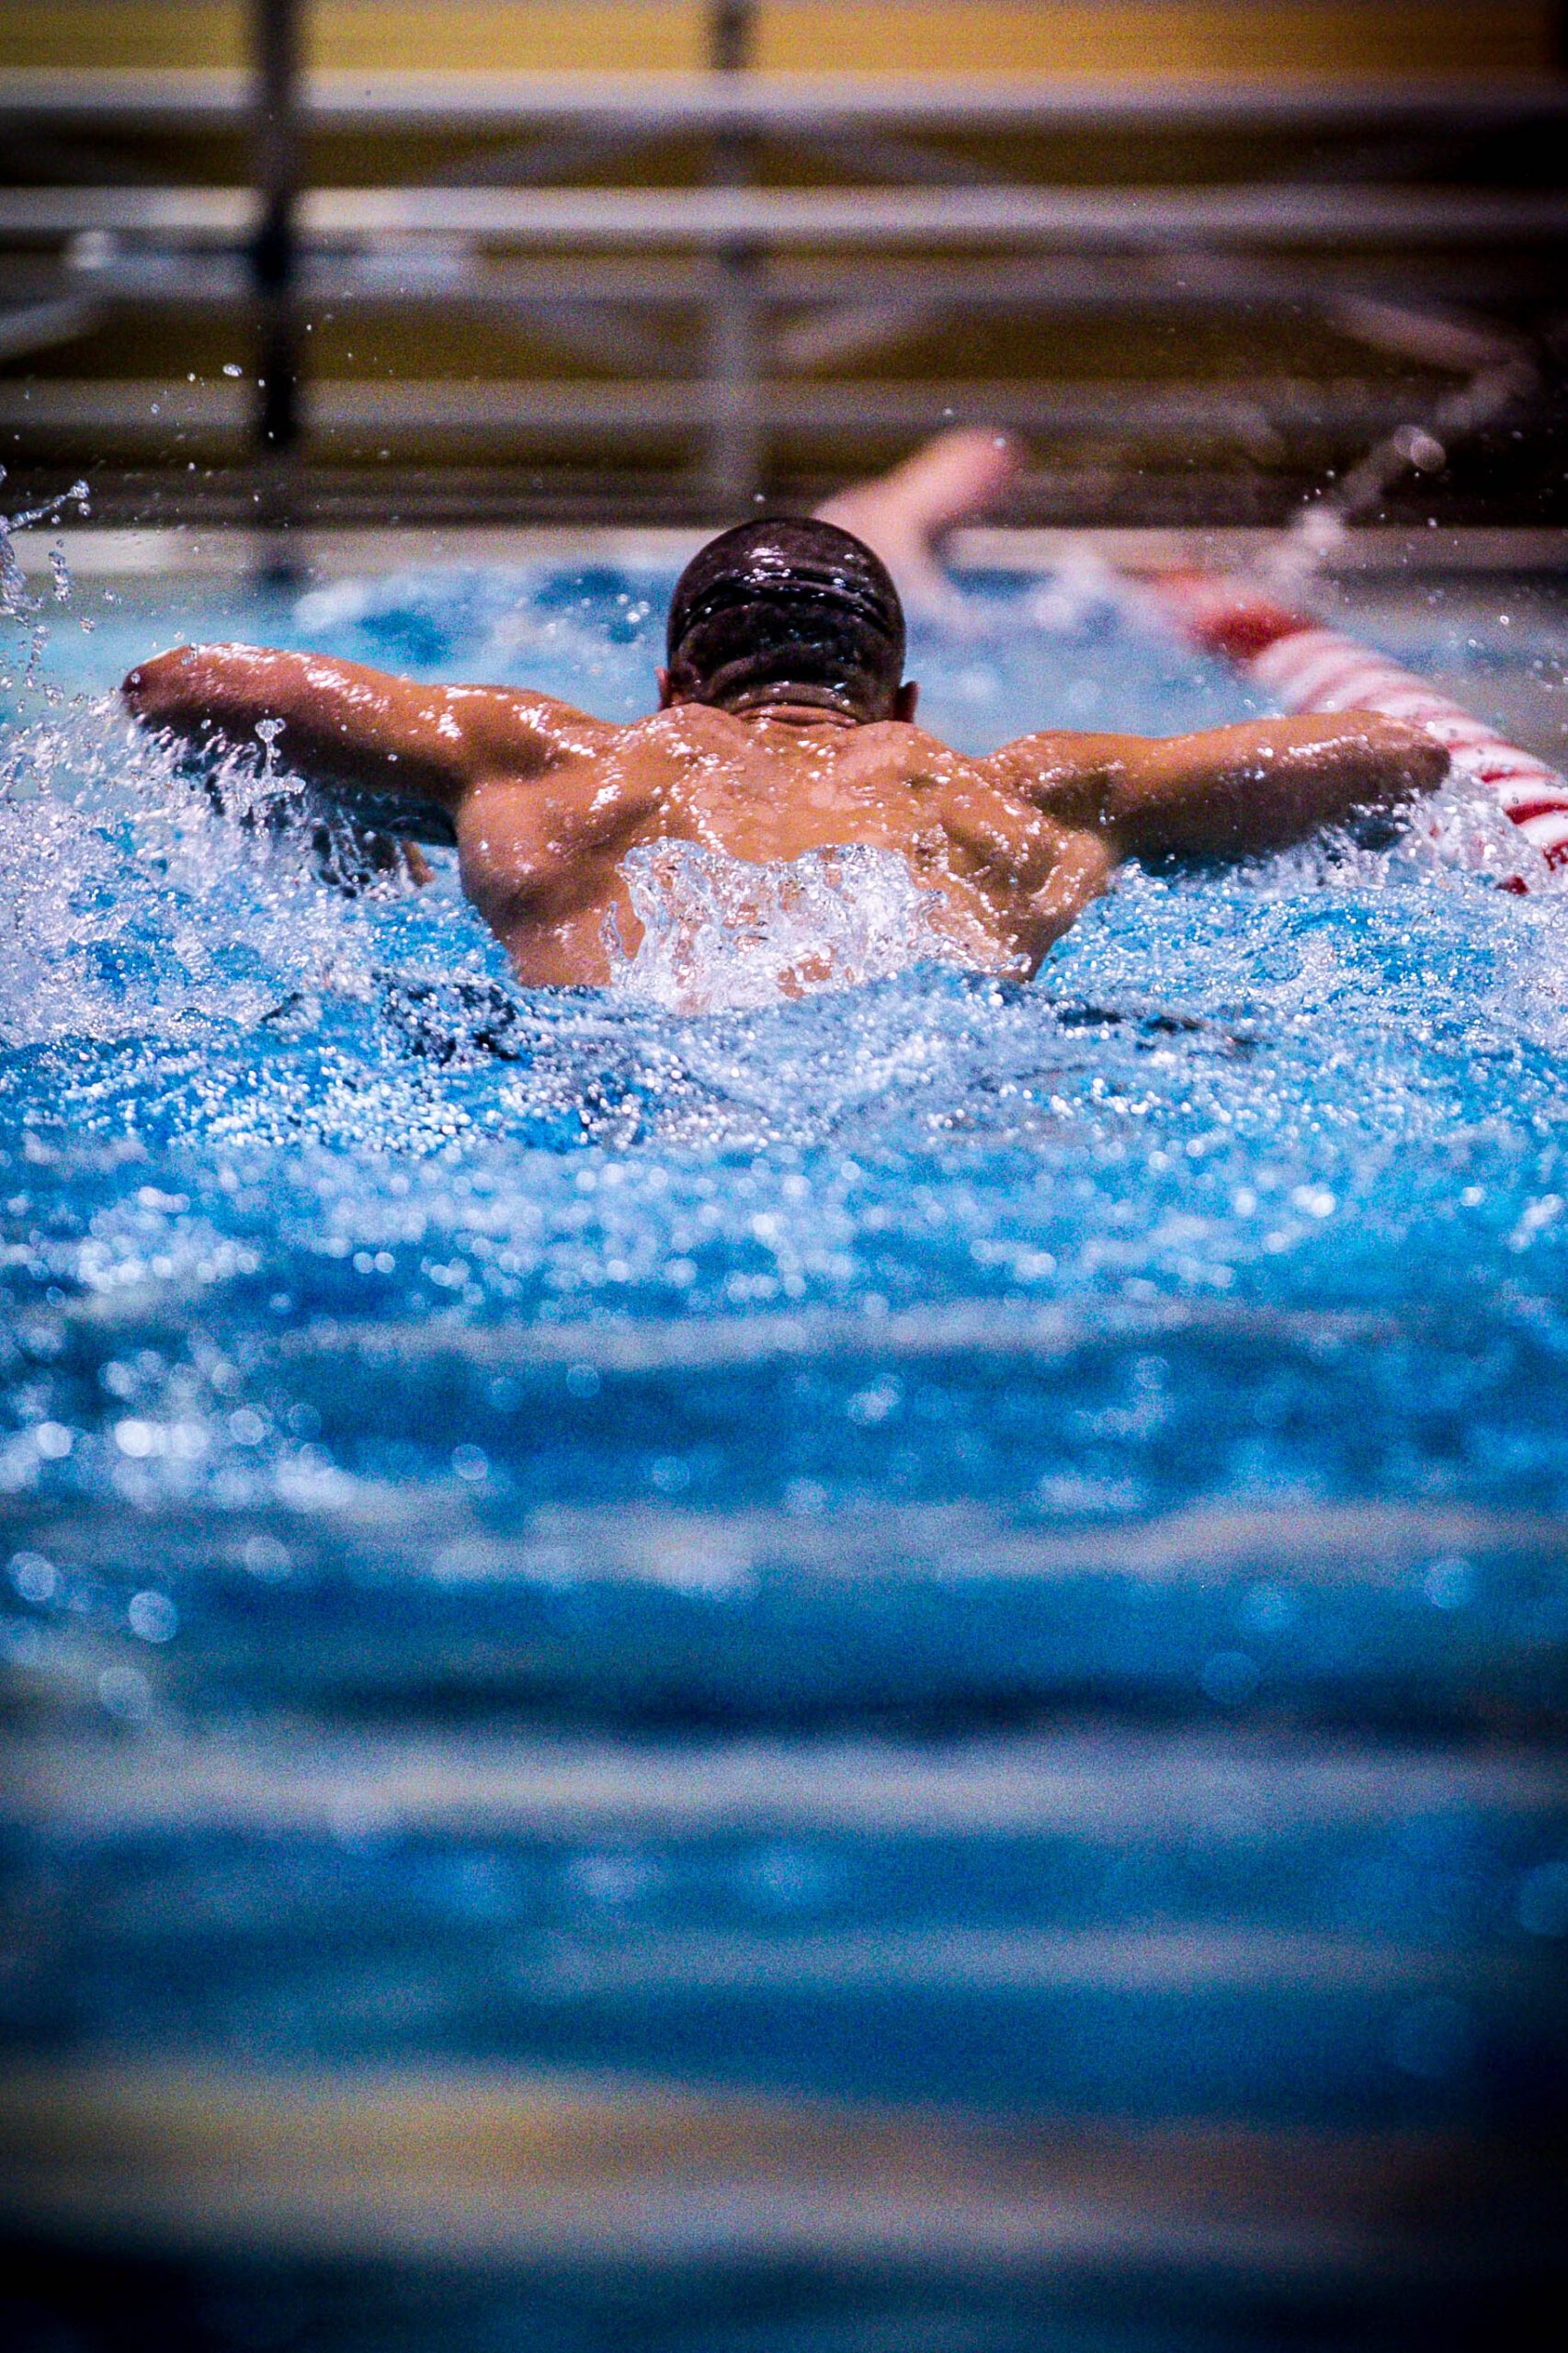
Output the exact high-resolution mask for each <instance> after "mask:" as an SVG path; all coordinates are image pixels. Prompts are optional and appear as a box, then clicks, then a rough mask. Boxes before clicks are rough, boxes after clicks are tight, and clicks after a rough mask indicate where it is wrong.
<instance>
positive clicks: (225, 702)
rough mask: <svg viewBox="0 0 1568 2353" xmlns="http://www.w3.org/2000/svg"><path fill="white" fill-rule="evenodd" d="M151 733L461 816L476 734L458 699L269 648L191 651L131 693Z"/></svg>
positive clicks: (161, 662)
mask: <svg viewBox="0 0 1568 2353" xmlns="http://www.w3.org/2000/svg"><path fill="white" fill-rule="evenodd" d="M121 692H122V694H123V696H124V699H125V702H126V705H127V707H128V709H129V710H131V713H132V714H133V715H134V717H135V718H137V719H138V720H139V721H141V722H142V725H143V726H146V727H150V728H153V729H154V730H156V731H159V732H161V733H170V734H173V735H176V736H179V737H181V738H183V740H184V741H186V742H187V743H189V744H193V745H198V746H210V747H211V748H212V749H214V750H219V749H222V748H223V747H225V746H239V745H252V744H255V743H256V741H257V740H258V738H259V739H260V741H261V742H263V743H266V744H267V745H270V746H271V748H272V751H273V753H274V755H275V756H276V757H277V759H278V764H279V766H281V767H286V768H288V769H290V770H291V771H293V772H294V773H295V774H296V775H300V776H302V777H304V778H305V779H307V780H308V781H310V782H312V783H320V784H323V785H325V786H327V787H328V788H329V789H330V788H332V787H334V786H336V787H340V788H347V789H348V790H350V791H353V790H358V791H360V792H370V793H373V794H375V796H376V797H377V799H378V801H385V800H388V799H391V800H392V801H402V800H415V801H426V802H429V801H434V802H436V803H437V805H438V806H440V807H442V808H449V807H450V806H451V805H452V803H453V801H455V800H456V798H457V797H458V796H459V795H460V793H461V791H462V790H463V789H464V788H465V786H466V785H467V783H468V782H469V781H470V778H471V774H472V745H471V741H470V735H469V731H468V730H467V729H466V728H465V727H464V725H463V723H462V720H461V718H460V715H459V714H458V712H457V711H456V710H453V708H452V702H451V696H450V693H449V690H445V689H441V688H415V687H413V686H411V685H410V684H409V682H408V681H407V680H405V679H402V678H393V677H389V676H386V675H385V674H384V673H383V672H381V671H379V670H370V669H367V668H364V667H363V666H362V665H359V664H358V663H352V662H328V661H324V660H323V659H321V658H320V657H319V656H317V655H314V654H288V653H278V652H276V651H274V650H272V649H270V648H268V647H265V646H252V645H184V646H180V647H179V648H178V649H177V650H176V652H175V653H172V654H159V655H157V656H156V657H155V658H154V659H153V660H151V661H148V662H144V663H142V664H141V665H139V666H138V667H137V668H136V669H134V670H132V671H131V675H130V676H129V677H128V678H127V679H126V680H125V683H124V686H123V688H121Z"/></svg>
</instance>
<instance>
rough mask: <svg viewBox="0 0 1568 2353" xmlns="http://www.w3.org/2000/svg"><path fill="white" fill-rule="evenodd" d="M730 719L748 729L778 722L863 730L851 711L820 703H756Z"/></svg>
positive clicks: (749, 704)
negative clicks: (739, 721) (741, 723)
mask: <svg viewBox="0 0 1568 2353" xmlns="http://www.w3.org/2000/svg"><path fill="white" fill-rule="evenodd" d="M730 716H731V717H732V719H739V720H741V721H743V722H744V724H745V725H746V726H748V727H755V726H756V725H757V724H759V723H767V722H773V721H777V722H778V724H779V725H780V726H782V727H862V726H864V725H865V722H864V720H860V719H857V718H856V716H855V714H854V712H853V711H852V710H836V709H835V707H834V706H833V705H832V704H831V703H821V702H757V703H748V704H745V705H744V707H743V708H742V709H741V710H735V711H732V712H731V714H730Z"/></svg>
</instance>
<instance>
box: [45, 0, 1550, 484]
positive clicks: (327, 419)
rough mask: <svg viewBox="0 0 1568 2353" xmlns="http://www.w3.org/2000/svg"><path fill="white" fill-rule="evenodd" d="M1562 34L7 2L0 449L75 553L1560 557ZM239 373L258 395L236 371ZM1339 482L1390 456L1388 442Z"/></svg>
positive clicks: (758, 9)
mask: <svg viewBox="0 0 1568 2353" xmlns="http://www.w3.org/2000/svg"><path fill="white" fill-rule="evenodd" d="M1562 53H1563V43H1562V11H1561V10H1560V9H1558V8H1555V7H1552V6H1542V5H1523V4H1522V0H1521V5H1511V4H1510V0H1504V4H1503V5H1498V6H1488V7H1486V8H1483V9H1481V8H1476V7H1474V6H1468V5H1462V0H1387V4H1386V5H1382V6H1372V5H1369V0H1294V5H1282V6H1269V7H1257V6H1240V5H1237V0H1208V5H1198V0H1191V4H1190V5H1181V4H1180V0H1171V4H1170V5H1166V6H1154V5H1143V6H1134V5H1121V0H1099V5H1094V6H1045V5H1035V6H1023V5H1014V6H985V5H983V6H961V5H958V0H949V5H941V4H940V0H937V5H926V6H905V5H903V0H843V5H840V6H826V5H822V4H821V0H756V5H748V0H711V4H710V5H708V4H707V0H582V5H580V6H576V7H575V8H570V9H569V8H566V7H562V6H549V5H545V4H544V0H517V5H512V6H501V5H489V6H464V5H460V0H424V5H422V6H412V5H403V6H393V5H387V6H381V5H375V4H374V0H314V5H309V0H289V5H283V4H282V0H244V4H243V5H235V4H234V0H229V5H221V0H105V5H97V6H81V5H73V4H72V0H57V4H56V5H51V6H41V5H33V0H11V5H8V6H6V9H5V11H4V12H3V14H0V119H3V120H4V124H5V131H6V146H5V153H6V167H5V173H4V180H5V185H4V186H3V187H0V455H3V456H4V459H5V462H6V468H7V472H8V475H9V478H10V483H11V488H12V490H13V491H19V492H20V494H22V496H23V497H25V496H26V495H27V494H29V493H31V492H33V491H35V490H36V491H47V490H55V489H58V488H59V487H60V486H61V484H62V479H63V478H66V477H67V476H68V475H69V474H70V473H74V472H84V471H85V472H89V473H90V475H91V478H92V481H93V484H94V492H95V497H96V501H97V515H98V517H99V518H100V519H101V520H106V521H113V520H130V519H135V520H140V521H148V520H154V519H186V520H206V521H240V520H244V519H246V518H247V517H252V516H254V514H255V513H256V509H257V506H258V505H259V506H267V507H278V506H282V507H283V508H285V509H287V510H289V511H293V512H297V513H299V514H301V515H302V516H307V517H309V518H310V519H312V520H313V521H316V522H321V523H328V522H333V521H343V522H369V523H387V522H390V521H393V520H401V521H404V522H410V523H415V522H421V521H434V520H442V521H451V520H454V519H457V518H464V519H472V520H493V521H518V520H528V519H540V518H545V517H579V518H590V517H591V518H601V517H602V518H608V519H621V520H626V521H634V520H659V519H667V520H693V519H698V518H710V517H721V516H722V515H725V514H729V513H733V512H734V511H736V510H737V509H738V508H740V507H743V506H744V505H745V504H746V503H747V502H748V501H749V500H750V499H751V498H752V497H753V496H754V495H755V494H756V493H757V492H759V491H760V492H762V493H764V494H767V495H768V496H769V497H774V498H794V499H805V498H810V497H813V496H816V495H819V494H822V493H823V492H824V491H825V490H827V489H828V488H830V487H831V486H833V485H834V484H835V483H840V482H842V481H843V480H844V479H846V477H847V476H848V475H850V474H852V473H854V472H859V471H861V470H862V469H864V468H865V467H867V466H869V465H872V464H875V463H877V462H879V461H881V460H885V459H887V458H889V457H891V456H892V455H893V454H895V453H896V452H897V451H898V450H900V449H903V448H906V447H907V446H908V445H909V443H910V442H911V441H912V440H913V439H915V438H917V437H919V436H920V435H922V434H924V433H926V432H929V431H931V430H933V429H935V428H937V427H938V426H941V425H942V424H944V423H946V422H951V421H955V420H956V421H964V420H992V419H994V420H995V421H997V422H998V423H1000V424H1003V425H1006V426H1011V427H1014V428H1016V429H1017V430H1018V431H1020V432H1021V433H1022V434H1023V435H1024V436H1025V437H1026V438H1027V440H1028V445H1029V447H1030V449H1031V450H1032V452H1033V463H1032V466H1031V469H1030V471H1029V472H1028V476H1027V478H1026V480H1025V482H1024V484H1023V485H1022V488H1021V490H1020V492H1019V494H1018V495H1017V501H1016V503H1015V506H1014V509H1013V511H1012V519H1015V520H1019V521H1031V520H1032V521H1036V522H1041V523H1068V524H1083V523H1093V522H1099V523H1145V524H1146V523H1154V524H1160V523H1168V524H1176V525H1183V524H1190V523H1198V522H1201V523H1209V524H1247V523H1259V522H1263V523H1267V522H1272V521H1275V520H1278V518H1280V517H1283V516H1285V515H1287V514H1289V513H1290V512H1291V511H1292V510H1293V509H1295V508H1296V507H1297V506H1299V505H1300V504H1301V500H1302V499H1303V497H1304V496H1305V495H1307V494H1309V493H1310V492H1311V491H1312V490H1313V489H1314V488H1321V486H1322V485H1323V484H1324V483H1326V482H1327V481H1329V480H1331V479H1334V478H1335V477H1338V478H1343V477H1344V476H1345V475H1346V473H1347V472H1348V473H1354V472H1355V470H1356V469H1358V468H1363V469H1365V468H1366V465H1367V461H1368V459H1369V453H1374V454H1373V460H1372V463H1371V467H1370V471H1369V472H1364V474H1363V475H1362V476H1361V477H1358V480H1359V482H1360V489H1359V492H1358V496H1359V498H1360V504H1361V510H1362V511H1363V512H1364V513H1365V515H1366V517H1367V519H1374V518H1376V517H1385V516H1386V517H1389V518H1390V519H1392V520H1394V521H1403V522H1406V523H1410V522H1417V521H1425V519H1426V517H1428V516H1429V515H1432V514H1436V515H1437V516H1438V517H1439V518H1440V519H1442V520H1444V521H1446V522H1455V523H1471V524H1474V523H1477V522H1482V521H1484V522H1486V523H1488V524H1491V525H1498V524H1513V525H1521V524H1522V525H1536V526H1539V525H1542V524H1553V523H1556V524H1561V523H1562V522H1563V521H1564V520H1565V519H1568V491H1565V489H1564V482H1565V479H1568V469H1565V468H1564V465H1563V463H1562V456H1563V445H1564V438H1565V436H1564V431H1563V424H1562V413H1561V404H1560V398H1559V395H1558V393H1557V392H1556V388H1555V381H1554V380H1555V376H1556V374H1557V372H1558V367H1557V362H1558V356H1559V352H1558V343H1559V337H1560V335H1561V333H1562V320H1561V295H1560V292H1559V291H1558V290H1559V289H1560V286H1561V283H1562V261H1563V248H1564V244H1568V196H1565V195H1564V193H1563V191H1562V170H1561V164H1560V156H1561V153H1562V147H1563V131H1564V118H1565V117H1568V77H1564V76H1563V75H1562V73H1561V71H1560V66H1561V62H1562ZM258 380H260V381H258ZM1379 453H1381V454H1379Z"/></svg>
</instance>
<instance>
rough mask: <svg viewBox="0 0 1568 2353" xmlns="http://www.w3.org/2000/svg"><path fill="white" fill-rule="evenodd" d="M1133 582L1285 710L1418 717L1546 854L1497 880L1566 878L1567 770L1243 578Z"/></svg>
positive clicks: (1529, 884)
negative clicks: (1531, 868)
mask: <svg viewBox="0 0 1568 2353" xmlns="http://www.w3.org/2000/svg"><path fill="white" fill-rule="evenodd" d="M1139 585H1140V586H1141V587H1142V588H1143V589H1144V590H1145V591H1147V592H1148V593H1149V594H1150V595H1151V596H1152V597H1153V601H1154V602H1155V604H1156V605H1157V606H1158V608H1160V610H1161V611H1162V612H1163V614H1164V615H1165V618H1166V620H1169V621H1171V622H1173V623H1174V624H1175V626H1176V628H1177V629H1178V630H1179V631H1180V632H1181V634H1182V635H1183V636H1184V637H1185V638H1187V641H1188V642H1189V643H1191V644H1194V645H1197V646H1200V647H1201V648H1202V649H1203V651H1204V652H1205V653H1209V654H1221V655H1222V656H1223V657H1224V658H1225V659H1226V660H1227V661H1230V662H1232V663H1233V664H1234V665H1235V666H1236V668H1237V669H1238V670H1240V671H1241V672H1242V673H1243V675H1244V676H1246V677H1247V678H1249V679H1251V680H1252V681H1253V683H1254V684H1255V685H1256V686H1257V687H1258V688H1259V689H1260V690H1261V691H1262V692H1263V693H1264V694H1266V695H1267V697H1268V699H1269V700H1270V701H1271V702H1276V703H1278V704H1279V705H1280V707H1281V708H1282V709H1283V710H1377V711H1381V712H1382V713H1383V714H1384V716H1385V717H1387V718H1389V719H1403V720H1407V721H1409V722H1411V723H1412V724H1413V725H1415V726H1417V727H1424V728H1425V729H1426V732H1427V733H1428V734H1429V735H1432V736H1435V737H1436V739H1437V742H1438V743H1439V744H1442V745H1446V746H1447V748H1448V751H1449V756H1450V757H1451V759H1452V761H1453V765H1454V767H1455V768H1456V770H1457V771H1458V772H1459V774H1460V775H1461V776H1463V777H1468V778H1470V779H1472V780H1473V781H1474V782H1475V783H1476V784H1478V785H1480V786H1482V787H1483V789H1484V790H1485V791H1486V792H1487V793H1488V794H1489V795H1490V796H1491V798H1492V799H1493V800H1494V801H1495V803H1496V805H1497V807H1498V808H1499V809H1501V810H1502V812H1503V813H1504V814H1505V815H1506V816H1507V817H1509V818H1511V819H1512V821H1513V823H1514V824H1516V825H1517V827H1518V829H1519V832H1520V833H1521V835H1523V836H1524V838H1525V839H1526V841H1528V843H1529V844H1530V846H1531V847H1532V848H1533V849H1535V850H1536V851H1538V852H1539V853H1540V858H1541V859H1542V860H1543V861H1544V864H1545V868H1546V870H1547V875H1542V873H1541V870H1540V867H1537V868H1536V870H1535V875H1534V877H1533V878H1532V877H1529V876H1528V875H1526V874H1509V875H1505V876H1503V877H1501V878H1500V879H1501V881H1502V883H1503V887H1504V888H1505V889H1506V890H1512V891H1528V890H1532V889H1539V888H1540V887H1541V884H1542V883H1543V881H1546V879H1547V876H1549V875H1556V876H1559V877H1562V880H1563V881H1568V778H1564V777H1562V776H1560V775H1559V774H1558V773H1557V771H1556V769H1555V768H1549V767H1547V765H1546V763H1545V761H1544V760H1540V759H1537V758H1536V756H1535V755H1534V754H1533V753H1531V752H1521V751H1520V750H1519V749H1518V748H1517V745H1513V744H1506V743H1505V742H1504V741H1503V739H1502V737H1501V736H1500V735H1497V734H1495V733H1494V732H1493V730H1492V729H1491V728H1489V727H1487V726H1485V725H1484V724H1483V722H1482V721H1480V720H1479V719H1476V718H1474V717H1472V716H1471V713H1470V712H1469V711H1468V710H1464V708H1463V707H1462V706H1461V705H1460V704H1459V703H1457V702H1450V701H1449V699H1448V698H1447V696H1446V695H1440V694H1437V693H1436V692H1434V690H1433V688H1431V687H1429V686H1428V685H1427V684H1426V680H1425V679H1422V678H1418V677H1416V676H1415V674H1414V672H1412V671H1409V670H1403V669H1401V668H1400V666H1399V665H1398V663H1397V662H1390V661H1389V660H1387V659H1386V657H1385V656H1384V655H1382V654H1373V653H1370V652H1369V651H1368V649H1367V647H1366V646H1364V645H1358V644H1357V643H1356V642H1355V640H1354V639H1353V638H1348V637H1342V636H1341V635H1340V633H1339V631H1337V630H1332V629H1324V627H1323V626H1322V624H1321V623H1320V622H1318V621H1315V620H1311V619H1309V618H1308V617H1307V616H1306V615H1304V614H1302V613H1294V612H1291V611H1290V610H1289V609H1288V608H1286V607H1285V606H1282V605H1277V604H1274V603H1272V602H1271V601H1270V600H1269V599H1268V598H1267V597H1264V596H1262V595H1261V594H1260V593H1259V592H1257V591H1256V590H1255V589H1253V588H1250V587H1248V586H1247V585H1246V584H1245V583H1244V582H1241V581H1235V580H1225V579H1221V578H1217V577H1216V576H1215V575H1213V574H1210V573H1205V572H1197V571H1190V572H1167V573H1161V574H1154V575H1152V576H1149V577H1146V578H1145V579H1143V580H1142V581H1141V582H1140V584H1139ZM1530 863H1531V864H1532V865H1533V864H1534V861H1533V860H1532V861H1530Z"/></svg>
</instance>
